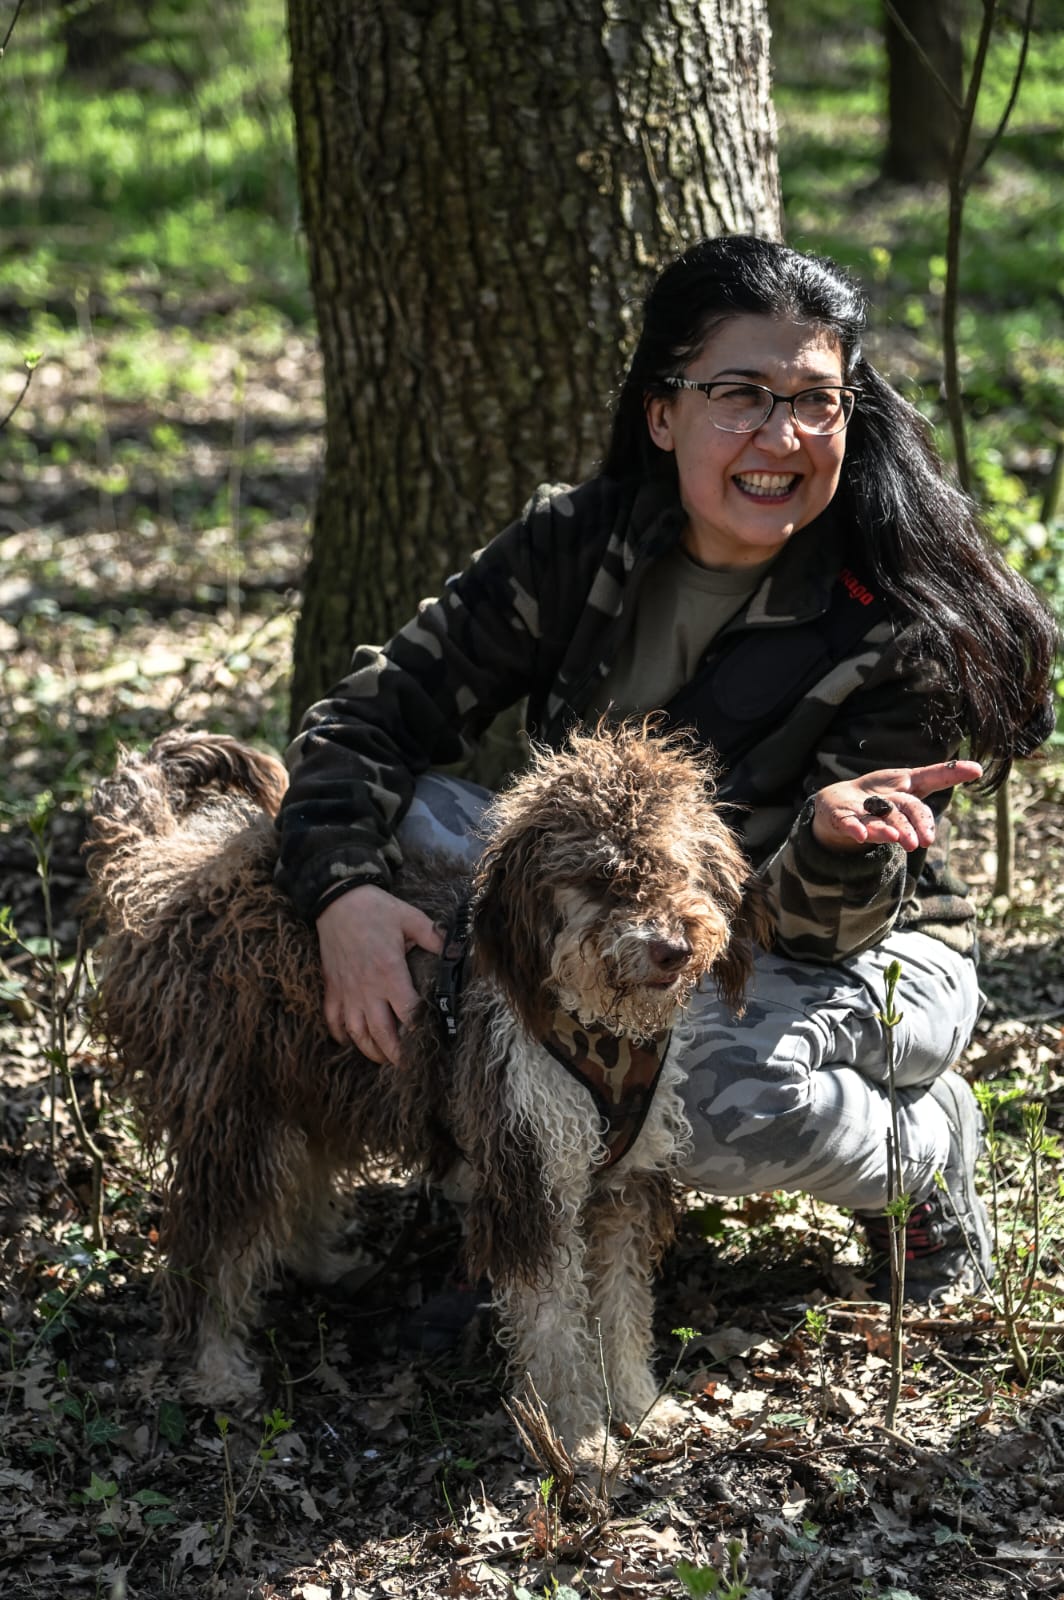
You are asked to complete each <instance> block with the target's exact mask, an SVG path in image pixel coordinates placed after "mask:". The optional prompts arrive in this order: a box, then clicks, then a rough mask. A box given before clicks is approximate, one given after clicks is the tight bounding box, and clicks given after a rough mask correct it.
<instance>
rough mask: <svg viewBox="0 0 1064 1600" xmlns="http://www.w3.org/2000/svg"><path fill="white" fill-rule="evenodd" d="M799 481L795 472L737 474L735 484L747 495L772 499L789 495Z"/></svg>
mask: <svg viewBox="0 0 1064 1600" xmlns="http://www.w3.org/2000/svg"><path fill="white" fill-rule="evenodd" d="M797 481H798V479H797V477H796V475H795V474H794V473H793V472H737V473H736V474H735V482H736V483H737V484H738V486H739V488H740V489H742V490H743V491H744V492H745V493H746V494H756V495H764V496H765V497H766V498H771V497H772V496H773V495H781V494H788V493H789V492H790V490H791V489H793V487H794V485H795V484H796V483H797Z"/></svg>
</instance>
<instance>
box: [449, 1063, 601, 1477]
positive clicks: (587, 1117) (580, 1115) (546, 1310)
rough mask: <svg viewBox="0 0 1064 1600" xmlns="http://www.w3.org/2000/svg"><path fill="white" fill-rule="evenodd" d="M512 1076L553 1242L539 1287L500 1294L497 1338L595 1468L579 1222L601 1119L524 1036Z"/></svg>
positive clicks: (593, 1385)
mask: <svg viewBox="0 0 1064 1600" xmlns="http://www.w3.org/2000/svg"><path fill="white" fill-rule="evenodd" d="M506 1071H507V1097H508V1107H507V1112H508V1115H509V1116H511V1117H512V1118H513V1120H514V1122H515V1124H520V1125H523V1126H524V1127H526V1128H531V1129H533V1130H534V1132H535V1136H536V1139H537V1142H538V1143H539V1145H540V1149H541V1151H542V1182H543V1186H544V1188H545V1190H546V1193H547V1201H548V1208H549V1212H550V1215H551V1219H552V1233H553V1239H552V1242H551V1250H550V1264H549V1266H548V1268H547V1269H546V1271H544V1272H542V1273H541V1274H540V1275H539V1277H538V1278H537V1280H536V1281H535V1282H534V1283H523V1282H511V1283H509V1284H507V1285H505V1286H502V1287H500V1288H497V1290H496V1293H495V1306H496V1311H497V1314H498V1319H499V1324H500V1327H499V1339H500V1342H501V1343H502V1344H503V1346H504V1347H505V1348H506V1350H507V1351H508V1353H509V1358H510V1369H511V1373H512V1376H513V1382H514V1388H515V1390H516V1392H517V1393H518V1394H520V1392H521V1390H522V1389H523V1387H524V1385H525V1383H526V1380H528V1379H531V1382H532V1384H533V1386H534V1387H535V1390H536V1392H537V1394H538V1395H539V1396H540V1398H541V1400H542V1401H543V1404H544V1406H545V1407H546V1411H547V1414H548V1416H549V1417H550V1420H551V1422H552V1424H553V1426H554V1428H555V1430H556V1431H557V1432H558V1433H559V1434H560V1435H561V1437H562V1439H563V1440H564V1442H565V1444H566V1445H567V1447H568V1448H569V1450H570V1452H571V1453H572V1454H573V1455H574V1456H575V1457H576V1458H577V1459H579V1460H582V1461H584V1462H585V1463H589V1464H590V1463H594V1462H595V1461H597V1460H599V1459H600V1458H601V1454H602V1449H603V1445H604V1441H605V1416H606V1403H605V1394H604V1391H603V1387H602V1376H601V1367H600V1361H599V1350H598V1338H597V1334H596V1331H595V1328H594V1325H593V1321H592V1318H591V1303H590V1296H589V1293H588V1282H587V1274H586V1269H585V1242H584V1238H583V1235H582V1232H581V1227H580V1221H581V1216H582V1213H583V1210H584V1206H585V1203H586V1201H587V1198H588V1194H589V1193H590V1189H591V1183H592V1176H593V1173H594V1167H595V1162H596V1160H597V1159H599V1158H600V1157H601V1148H602V1147H601V1139H600V1136H599V1117H598V1113H597V1112H596V1110H595V1107H594V1104H593V1102H592V1100H591V1097H590V1096H589V1095H588V1094H587V1092H586V1091H585V1090H584V1089H583V1088H582V1087H581V1086H580V1085H579V1084H577V1083H574V1082H573V1080H572V1079H571V1078H570V1077H569V1076H568V1075H567V1074H566V1073H564V1072H563V1071H562V1069H561V1068H560V1067H559V1066H558V1065H557V1063H556V1062H554V1061H552V1060H551V1058H550V1057H549V1056H547V1055H546V1054H545V1053H544V1052H543V1051H541V1050H540V1049H539V1048H538V1047H536V1046H533V1045H531V1044H529V1043H527V1041H524V1040H523V1039H522V1038H520V1037H515V1039H514V1041H513V1044H512V1047H511V1050H510V1053H509V1060H508V1062H507V1067H506ZM474 1204H475V1201H474Z"/></svg>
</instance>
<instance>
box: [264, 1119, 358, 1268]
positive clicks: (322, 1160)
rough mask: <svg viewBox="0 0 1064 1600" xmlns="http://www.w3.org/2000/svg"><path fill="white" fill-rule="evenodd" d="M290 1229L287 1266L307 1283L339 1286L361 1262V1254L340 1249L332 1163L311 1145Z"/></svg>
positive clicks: (295, 1193)
mask: <svg viewBox="0 0 1064 1600" xmlns="http://www.w3.org/2000/svg"><path fill="white" fill-rule="evenodd" d="M289 1229H290V1235H289V1239H288V1242H287V1244H286V1245H285V1247H284V1252H283V1262H284V1265H285V1266H286V1267H287V1268H288V1270H289V1271H290V1272H294V1273H295V1275H296V1277H298V1278H301V1279H302V1280H303V1281H304V1282H305V1283H311V1284H329V1283H337V1282H338V1281H339V1280H340V1279H341V1278H342V1277H343V1276H344V1274H345V1273H346V1272H350V1271H351V1269H352V1267H356V1266H358V1265H359V1264H360V1262H361V1257H360V1256H359V1255H358V1253H357V1252H355V1251H351V1250H343V1249H341V1248H339V1241H340V1226H339V1218H338V1214H337V1207H336V1188H335V1185H334V1182H333V1169H332V1163H331V1162H330V1160H329V1157H328V1153H327V1152H326V1150H325V1149H324V1148H323V1147H322V1146H320V1145H308V1146H307V1148H306V1150H305V1152H304V1159H303V1162H302V1170H301V1172H300V1175H299V1178H298V1183H297V1184H296V1185H295V1186H294V1192H293V1211H292V1215H291V1218H290V1224H289Z"/></svg>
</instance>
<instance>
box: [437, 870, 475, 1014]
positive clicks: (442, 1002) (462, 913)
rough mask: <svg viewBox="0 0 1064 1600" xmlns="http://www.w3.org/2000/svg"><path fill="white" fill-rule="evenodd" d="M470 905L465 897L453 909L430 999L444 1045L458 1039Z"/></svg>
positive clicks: (467, 897)
mask: <svg viewBox="0 0 1064 1600" xmlns="http://www.w3.org/2000/svg"><path fill="white" fill-rule="evenodd" d="M470 910H471V903H470V899H469V896H468V895H464V896H463V897H462V899H461V900H460V901H459V902H458V905H457V906H456V908H455V911H454V915H453V916H452V917H451V920H450V922H449V923H448V924H447V931H446V933H445V934H444V940H443V954H442V955H441V956H440V960H439V965H438V966H437V968H436V986H435V988H434V990H433V999H434V1001H435V1003H436V1010H437V1011H438V1012H439V1013H440V1016H441V1017H442V1018H443V1026H444V1029H445V1031H446V1034H447V1042H448V1044H451V1043H453V1042H454V1040H455V1039H456V1038H457V1037H458V1000H459V996H460V995H461V993H462V984H463V982H464V981H465V961H466V954H467V952H468V949H469V923H470Z"/></svg>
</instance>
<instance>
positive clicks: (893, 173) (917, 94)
mask: <svg viewBox="0 0 1064 1600" xmlns="http://www.w3.org/2000/svg"><path fill="white" fill-rule="evenodd" d="M894 9H895V10H896V11H897V13H898V15H899V17H900V18H901V20H902V21H903V22H904V23H905V25H906V27H907V28H908V30H909V32H910V33H911V34H912V35H913V37H914V38H915V39H916V40H917V41H918V43H919V45H920V49H921V50H922V51H923V54H924V56H925V57H926V58H927V59H926V61H925V60H924V59H923V57H922V56H921V54H920V50H917V48H916V47H915V45H914V44H913V42H912V39H908V38H906V36H905V33H904V31H903V30H902V29H901V28H899V27H898V25H897V23H896V22H895V21H894V19H893V17H892V16H891V14H890V8H889V7H887V8H885V9H884V24H885V29H886V43H887V115H888V124H889V126H888V133H887V148H886V152H885V155H884V158H883V173H884V176H885V177H887V178H893V179H894V180H895V181H896V182H898V183H930V182H936V181H944V180H945V179H946V178H948V176H949V161H950V153H951V151H952V150H953V146H954V144H955V142H956V138H957V128H958V111H957V106H956V105H954V104H952V103H951V102H950V98H949V95H948V94H946V93H944V91H943V87H942V85H943V84H945V85H946V88H948V89H949V91H950V93H951V94H952V95H953V97H954V100H955V101H956V102H957V103H959V102H960V100H961V96H962V93H963V82H962V78H963V71H964V53H963V50H962V47H961V35H962V27H963V22H964V0H894ZM928 62H930V63H931V65H932V66H933V67H934V69H935V71H934V72H932V71H931V70H930V68H929V67H928V64H927V63H928ZM936 73H937V78H938V79H941V80H942V81H941V83H940V82H938V81H937V79H936Z"/></svg>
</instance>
